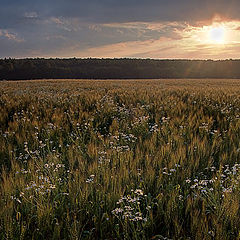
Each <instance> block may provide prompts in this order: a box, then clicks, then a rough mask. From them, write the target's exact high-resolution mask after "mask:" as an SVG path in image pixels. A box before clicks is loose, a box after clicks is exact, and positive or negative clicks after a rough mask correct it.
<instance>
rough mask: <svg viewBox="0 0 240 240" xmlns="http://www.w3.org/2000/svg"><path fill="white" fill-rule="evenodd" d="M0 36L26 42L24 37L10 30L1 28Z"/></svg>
mask: <svg viewBox="0 0 240 240" xmlns="http://www.w3.org/2000/svg"><path fill="white" fill-rule="evenodd" d="M0 37H4V38H6V39H8V40H11V41H15V42H24V39H22V38H20V37H18V35H17V34H16V33H13V32H10V31H8V30H4V29H2V30H1V29H0Z"/></svg>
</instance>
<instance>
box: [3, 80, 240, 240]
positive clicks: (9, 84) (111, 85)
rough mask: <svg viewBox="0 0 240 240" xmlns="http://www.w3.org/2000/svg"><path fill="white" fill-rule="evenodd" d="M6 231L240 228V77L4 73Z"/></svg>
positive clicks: (50, 235)
mask: <svg viewBox="0 0 240 240" xmlns="http://www.w3.org/2000/svg"><path fill="white" fill-rule="evenodd" d="M0 166H2V168H1V170H0V176H1V178H0V239H11V240H12V239H109V240H110V239H136V240H137V239H139V240H140V239H153V240H157V239H165V240H168V239H197V240H199V239H219V240H222V239H229V240H230V239H240V228H239V226H240V80H238V79H234V80H233V79H220V80H218V79H214V80H213V79H202V80H201V79H197V80H196V79H192V80H190V79H189V80H181V79H176V80H173V79H172V80H170V79H168V80H165V79H161V80H29V81H3V82H0Z"/></svg>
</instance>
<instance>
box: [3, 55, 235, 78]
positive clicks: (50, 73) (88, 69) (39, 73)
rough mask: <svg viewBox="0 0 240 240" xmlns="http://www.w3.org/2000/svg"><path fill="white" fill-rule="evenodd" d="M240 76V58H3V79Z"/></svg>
mask: <svg viewBox="0 0 240 240" xmlns="http://www.w3.org/2000/svg"><path fill="white" fill-rule="evenodd" d="M145 78H148V79H155V78H240V60H231V59H230V60H218V61H213V60H156V59H128V58H123V59H94V58H88V59H77V58H71V59H59V58H56V59H44V58H34V59H33V58H27V59H12V58H8V59H0V80H23V79H145Z"/></svg>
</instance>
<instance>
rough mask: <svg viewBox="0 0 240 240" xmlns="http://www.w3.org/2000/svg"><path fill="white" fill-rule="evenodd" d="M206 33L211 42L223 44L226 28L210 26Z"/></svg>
mask: <svg viewBox="0 0 240 240" xmlns="http://www.w3.org/2000/svg"><path fill="white" fill-rule="evenodd" d="M208 34H209V40H210V41H211V43H213V44H224V42H225V34H226V30H225V28H224V27H223V26H217V27H211V28H210V29H209V33H208Z"/></svg>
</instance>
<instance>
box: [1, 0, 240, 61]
mask: <svg viewBox="0 0 240 240" xmlns="http://www.w3.org/2000/svg"><path fill="white" fill-rule="evenodd" d="M239 12H240V1H239V0H208V1H207V0H38V1H37V0H0V58H5V57H6V58H8V57H12V58H25V57H34V58H35V57H45V58H55V57H58V58H72V57H77V58H89V57H92V58H95V57H96V58H125V57H127V58H157V59H186V58H188V59H230V58H233V59H236V58H238V59H239V58H240V15H239Z"/></svg>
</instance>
